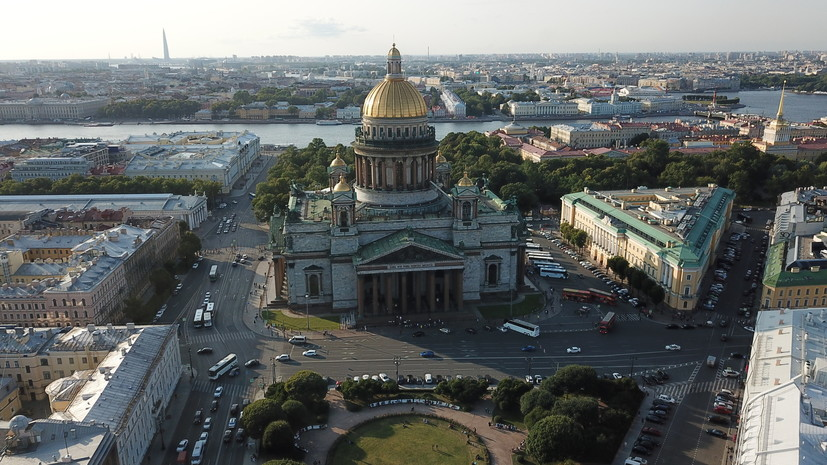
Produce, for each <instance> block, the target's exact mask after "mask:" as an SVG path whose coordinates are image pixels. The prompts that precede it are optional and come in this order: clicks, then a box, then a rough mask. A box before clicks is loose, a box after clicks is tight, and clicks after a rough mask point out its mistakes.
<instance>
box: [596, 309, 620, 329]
mask: <svg viewBox="0 0 827 465" xmlns="http://www.w3.org/2000/svg"><path fill="white" fill-rule="evenodd" d="M616 319H617V315H615V312H609V313H607V314H606V316H604V317H603V319H602V320H600V323H599V324H598V328H599V329H600V334H606V333H608V332H609V331H611V330H612V327H613V326H614V325H615V320H616Z"/></svg>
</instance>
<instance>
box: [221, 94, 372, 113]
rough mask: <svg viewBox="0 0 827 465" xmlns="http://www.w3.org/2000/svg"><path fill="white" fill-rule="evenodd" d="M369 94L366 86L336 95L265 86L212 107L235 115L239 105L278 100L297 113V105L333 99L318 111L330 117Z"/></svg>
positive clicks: (272, 102) (359, 101)
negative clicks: (303, 92) (331, 102)
mask: <svg viewBox="0 0 827 465" xmlns="http://www.w3.org/2000/svg"><path fill="white" fill-rule="evenodd" d="M367 94H368V89H367V88H364V87H358V88H353V89H348V90H346V91H344V92H341V93H339V94H338V95H334V93H333V92H331V91H329V90H328V89H319V90H317V91H316V92H315V93H314V94H313V95H311V96H303V95H298V94H297V93H296V88H294V87H263V88H261V89H259V90H258V91H257V92H255V93H250V92H249V91H247V90H240V91H238V92H236V93H235V94H233V98H232V99H231V100H225V101H223V102H216V103H214V104H213V105H212V106H211V107H210V109H211V110H212V111H213V113H217V112H219V111H222V110H227V111H229V112H230V115H234V112H235V111H236V110H237V109H238V108H239V107H241V106H242V105H248V104H250V103H253V102H264V103H265V104H266V105H267V106H273V105H275V104H276V103H278V102H287V103H288V104H289V105H290V108H288V112H290V113H291V114H293V115H297V114H298V113H299V109H298V108H296V105H312V104H314V103H322V102H327V101H333V102H334V105H333V107H332V108H325V109H320V110H321V112H319V111H317V112H316V117H317V118H323V117H329V116H330V114H331V113H332V114H334V115H335V112H336V108H345V107H346V106H348V105H355V106H361V105H362V103H364V101H365V97H367Z"/></svg>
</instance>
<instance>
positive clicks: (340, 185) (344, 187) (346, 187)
mask: <svg viewBox="0 0 827 465" xmlns="http://www.w3.org/2000/svg"><path fill="white" fill-rule="evenodd" d="M349 191H350V184H348V183H347V181H345V175H344V174H342V175H340V176H339V182H337V183H336V185H335V186H333V192H349Z"/></svg>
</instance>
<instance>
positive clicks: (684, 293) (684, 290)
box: [683, 286, 689, 297]
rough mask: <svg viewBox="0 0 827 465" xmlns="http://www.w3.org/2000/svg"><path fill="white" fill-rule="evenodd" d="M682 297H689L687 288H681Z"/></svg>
mask: <svg viewBox="0 0 827 465" xmlns="http://www.w3.org/2000/svg"><path fill="white" fill-rule="evenodd" d="M683 296H684V297H689V286H686V287H684V288H683Z"/></svg>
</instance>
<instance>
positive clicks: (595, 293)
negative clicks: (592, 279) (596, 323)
mask: <svg viewBox="0 0 827 465" xmlns="http://www.w3.org/2000/svg"><path fill="white" fill-rule="evenodd" d="M589 292H590V293H591V294H592V300H594V301H595V302H597V303H600V304H608V305H615V304H616V303H617V297H615V295H614V294H612V293H611V292H606V291H601V290H600V289H594V288H589Z"/></svg>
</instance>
